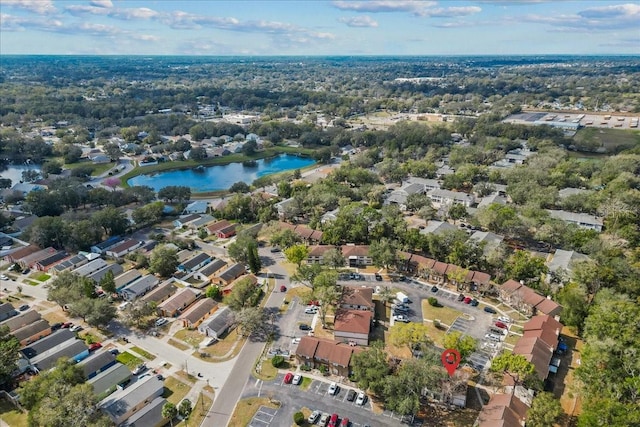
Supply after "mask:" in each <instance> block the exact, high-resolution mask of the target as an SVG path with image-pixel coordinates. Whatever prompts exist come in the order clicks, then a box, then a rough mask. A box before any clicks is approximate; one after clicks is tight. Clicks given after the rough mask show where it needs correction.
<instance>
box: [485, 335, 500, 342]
mask: <svg viewBox="0 0 640 427" xmlns="http://www.w3.org/2000/svg"><path fill="white" fill-rule="evenodd" d="M484 339H486V340H489V341H495V342H499V341H500V337H499V336H498V335H496V334H485V335H484Z"/></svg>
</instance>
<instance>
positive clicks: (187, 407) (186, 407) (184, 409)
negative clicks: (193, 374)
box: [178, 399, 193, 418]
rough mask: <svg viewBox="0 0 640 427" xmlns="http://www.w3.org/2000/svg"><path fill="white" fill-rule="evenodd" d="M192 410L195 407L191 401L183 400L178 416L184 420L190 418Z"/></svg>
mask: <svg viewBox="0 0 640 427" xmlns="http://www.w3.org/2000/svg"><path fill="white" fill-rule="evenodd" d="M192 410H193V407H192V405H191V401H190V400H189V399H182V402H180V405H179V406H178V414H180V416H181V417H183V418H189V415H191V411H192Z"/></svg>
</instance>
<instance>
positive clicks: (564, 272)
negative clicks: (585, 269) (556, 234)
mask: <svg viewBox="0 0 640 427" xmlns="http://www.w3.org/2000/svg"><path fill="white" fill-rule="evenodd" d="M588 260H589V257H588V256H586V255H584V254H581V253H578V252H576V251H565V250H562V249H556V251H555V252H554V253H553V254H549V256H548V257H547V263H546V264H547V268H549V273H550V276H553V277H554V278H555V279H557V280H558V281H560V282H565V281H567V280H569V279H570V278H571V277H570V275H571V273H573V269H574V267H575V265H576V264H578V263H581V262H585V261H588ZM550 278H551V277H550Z"/></svg>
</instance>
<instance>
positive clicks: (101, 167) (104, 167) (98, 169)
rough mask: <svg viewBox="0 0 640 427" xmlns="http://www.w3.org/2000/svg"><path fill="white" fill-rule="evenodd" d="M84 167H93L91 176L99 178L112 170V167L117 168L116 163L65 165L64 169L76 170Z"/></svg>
mask: <svg viewBox="0 0 640 427" xmlns="http://www.w3.org/2000/svg"><path fill="white" fill-rule="evenodd" d="M83 166H89V167H91V169H92V170H91V176H98V175H100V174H103V173H105V172H107V171H108V170H109V169H111V168H112V167H114V166H115V164H114V163H100V164H93V163H91V162H87V161H85V162H78V163H69V164H65V165H64V168H65V169H70V170H73V169H76V168H79V167H83Z"/></svg>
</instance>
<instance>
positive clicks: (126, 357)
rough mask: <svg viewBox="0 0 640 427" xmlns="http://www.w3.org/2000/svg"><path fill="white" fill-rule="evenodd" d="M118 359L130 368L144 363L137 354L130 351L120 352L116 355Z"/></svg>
mask: <svg viewBox="0 0 640 427" xmlns="http://www.w3.org/2000/svg"><path fill="white" fill-rule="evenodd" d="M116 360H117V361H118V362H120V363H122V364H123V365H127V366H128V367H130V368H135V367H136V366H138V365H139V364H141V363H142V360H141V359H139V358H137V357H136V356H134V355H133V354H131V353H129V352H128V351H125V352H123V353H120V354H118V355H117V356H116Z"/></svg>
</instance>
